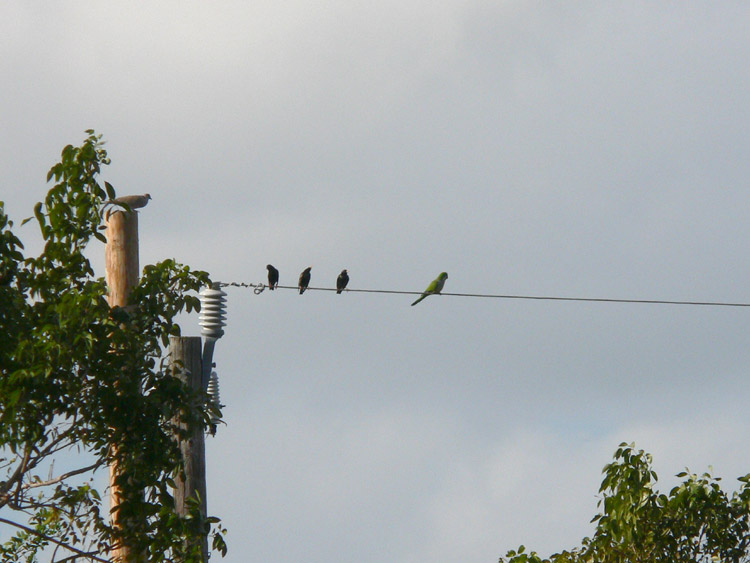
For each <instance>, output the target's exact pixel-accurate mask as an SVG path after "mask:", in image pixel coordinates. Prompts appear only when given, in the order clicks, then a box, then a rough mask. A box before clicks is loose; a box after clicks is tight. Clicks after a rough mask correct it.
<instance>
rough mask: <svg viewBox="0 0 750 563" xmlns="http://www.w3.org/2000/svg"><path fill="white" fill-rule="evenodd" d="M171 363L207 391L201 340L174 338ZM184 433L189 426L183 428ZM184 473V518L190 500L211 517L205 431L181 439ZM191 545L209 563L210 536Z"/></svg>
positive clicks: (178, 491)
mask: <svg viewBox="0 0 750 563" xmlns="http://www.w3.org/2000/svg"><path fill="white" fill-rule="evenodd" d="M169 350H170V353H169V363H170V368H171V371H172V374H173V375H174V376H175V377H177V378H179V379H180V380H181V381H182V382H183V383H185V385H187V386H188V387H190V388H191V389H192V390H194V391H201V390H202V389H203V381H202V379H203V366H202V361H201V337H200V336H170V337H169ZM180 427H181V428H182V429H186V428H187V426H186V425H184V424H180ZM180 451H181V452H182V460H183V464H184V467H183V470H184V473H183V474H181V475H177V477H176V478H175V480H174V481H175V494H174V501H175V508H176V510H177V512H178V513H179V514H181V515H186V514H187V513H188V512H189V510H188V502H187V501H188V499H190V498H199V499H200V512H201V516H202V517H203V518H205V517H206V515H207V514H208V512H207V509H206V441H205V437H204V433H203V429H202V428H201V427H198V428H195V429H194V430H193V431H192V433H191V434H190V435H189V436H188V437H187V438H182V439H180ZM191 542H196V543H197V542H200V546H201V555H202V561H204V562H207V561H208V536H207V535H206V534H205V533H201V537H200V538H192V539H191Z"/></svg>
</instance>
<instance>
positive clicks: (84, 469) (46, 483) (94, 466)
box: [23, 461, 103, 489]
mask: <svg viewBox="0 0 750 563" xmlns="http://www.w3.org/2000/svg"><path fill="white" fill-rule="evenodd" d="M102 464H103V462H101V461H97V462H95V463H92V464H91V465H89V466H87V467H81V468H80V469H74V470H73V471H68V472H67V473H63V474H62V475H59V476H57V477H55V478H54V479H50V480H49V481H37V482H35V483H26V484H25V485H24V486H23V488H24V489H34V488H36V487H47V486H49V485H54V484H55V483H59V482H60V481H64V480H65V479H67V478H68V477H73V475H80V474H81V473H86V472H87V471H91V470H93V469H97V468H98V467H100V466H101V465H102Z"/></svg>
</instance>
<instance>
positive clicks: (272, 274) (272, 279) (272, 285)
mask: <svg viewBox="0 0 750 563" xmlns="http://www.w3.org/2000/svg"><path fill="white" fill-rule="evenodd" d="M266 270H268V289H270V290H272V291H273V290H274V289H276V286H277V285H279V271H278V270H277V269H276V268H274V267H273V266H271V264H268V266H266Z"/></svg>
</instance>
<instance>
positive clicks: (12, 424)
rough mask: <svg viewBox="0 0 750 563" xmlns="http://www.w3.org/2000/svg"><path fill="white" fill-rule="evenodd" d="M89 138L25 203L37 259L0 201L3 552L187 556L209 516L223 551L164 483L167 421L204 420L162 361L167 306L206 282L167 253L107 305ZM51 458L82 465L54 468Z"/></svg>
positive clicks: (175, 458) (175, 452) (173, 466)
mask: <svg viewBox="0 0 750 563" xmlns="http://www.w3.org/2000/svg"><path fill="white" fill-rule="evenodd" d="M87 134H88V137H87V138H86V139H85V141H84V143H83V144H82V145H81V146H80V147H73V146H71V145H69V146H67V147H65V148H64V149H63V151H62V158H61V161H60V162H59V163H58V164H56V165H55V166H53V167H52V169H51V170H50V171H49V174H48V176H47V179H48V181H54V182H55V184H54V186H53V187H52V188H51V189H50V190H49V192H48V193H47V196H46V198H45V200H44V202H43V203H42V202H40V203H38V204H37V205H36V206H35V208H34V218H36V221H37V223H38V225H39V228H40V230H41V234H42V237H43V239H44V250H43V252H42V253H41V254H40V255H39V256H36V257H31V258H26V257H25V256H24V254H23V244H22V243H21V241H20V239H19V238H18V237H17V236H16V235H15V234H14V233H13V230H12V228H13V222H12V221H10V219H9V218H8V217H7V215H6V213H5V208H4V204H3V203H2V202H0V511H3V512H5V511H15V513H16V514H18V517H20V518H23V519H24V520H25V521H26V523H25V524H24V523H22V522H16V521H14V520H10V519H8V518H4V517H3V518H0V521H1V522H4V523H5V524H9V525H12V526H14V527H15V528H16V529H17V530H18V533H17V534H16V535H15V536H14V537H13V538H12V539H11V540H10V541H8V542H6V543H5V544H4V545H2V546H0V556H2V557H0V559H2V560H3V561H16V560H24V561H35V560H36V554H37V553H38V552H39V550H40V549H42V548H44V547H45V546H48V545H56V546H57V550H58V551H59V552H60V553H65V555H64V557H65V558H68V557H73V556H74V555H75V556H80V557H82V558H87V559H88V560H108V557H110V556H111V553H112V549H113V548H114V547H116V546H117V545H119V544H124V545H128V546H130V547H131V548H132V549H133V550H136V551H137V552H138V553H142V554H144V556H145V557H147V558H148V560H149V561H172V560H179V561H197V560H198V557H197V556H196V554H189V553H185V551H186V550H188V549H189V546H190V545H192V544H191V542H189V541H187V540H188V539H189V538H191V537H195V535H196V534H199V533H203V532H206V531H207V530H208V529H209V528H210V527H211V526H212V524H213V525H214V545H215V547H216V548H217V549H219V550H220V551H222V552H225V551H226V546H225V544H224V539H223V532H224V530H223V529H222V528H221V527H218V526H217V525H216V524H217V522H218V520H217V519H215V518H208V519H206V518H203V517H201V515H200V512H199V510H198V509H197V505H194V510H192V511H191V512H190V514H188V515H187V516H181V515H178V514H177V513H176V512H175V506H174V499H173V497H172V493H171V488H170V487H171V485H172V477H173V476H174V475H175V474H176V473H177V472H178V471H180V468H181V459H180V453H179V448H178V446H177V443H176V440H175V433H176V432H178V431H179V430H178V423H183V424H184V425H187V426H186V428H187V430H185V429H183V430H182V433H183V435H184V434H186V433H189V432H190V431H191V429H194V428H197V427H200V428H205V427H206V425H207V423H208V420H209V413H208V412H207V410H206V409H207V407H206V406H205V405H206V402H205V397H204V396H197V394H196V393H194V392H193V391H191V390H190V389H188V388H187V387H185V386H184V385H183V384H182V383H181V382H180V381H179V380H178V378H176V377H173V376H172V374H171V373H170V372H169V369H167V368H165V367H164V366H165V362H164V361H163V359H162V358H163V355H164V354H163V347H164V346H166V345H167V343H168V338H169V336H170V335H179V327H178V326H177V324H176V323H175V317H176V315H178V314H179V313H180V312H182V311H191V310H193V309H198V308H199V307H200V304H199V301H198V298H197V297H196V296H195V294H194V292H195V291H196V290H198V289H199V288H200V287H201V286H202V285H206V284H208V283H210V280H209V278H208V274H206V273H205V272H200V271H193V270H191V269H190V268H188V267H186V266H182V265H179V264H176V263H175V262H174V261H173V260H165V261H164V262H161V263H159V264H156V265H151V266H147V267H146V268H144V271H143V275H142V278H141V280H140V283H139V285H138V286H137V287H136V288H135V289H134V290H133V292H132V294H131V297H130V304H129V305H128V307H126V308H117V307H115V308H110V306H109V305H108V302H107V287H106V283H105V281H104V280H103V279H101V278H95V277H94V272H93V270H92V268H91V265H90V263H89V261H88V259H87V258H86V257H85V255H84V250H85V249H86V247H87V245H88V244H89V242H91V241H92V239H99V240H102V241H103V240H105V239H104V236H103V234H102V231H103V230H104V229H105V226H104V225H103V218H102V214H101V208H102V204H103V202H104V201H105V200H106V199H108V198H109V199H112V198H114V197H115V190H114V188H113V187H112V186H111V185H110V184H109V183H107V182H104V184H103V186H102V185H101V184H100V182H99V180H98V175H99V173H100V168H101V166H103V165H106V164H108V163H109V159H108V157H107V153H106V151H105V150H104V148H103V143H102V141H101V136H98V135H96V134H95V133H94V131H91V130H89V131H87ZM30 219H33V218H30ZM30 219H27V220H26V221H24V223H25V222H27V221H29V220H30ZM102 250H103V248H102ZM114 444H116V445H117V447H116V448H114V447H113V445H114ZM56 459H61V461H62V463H63V464H65V463H67V464H70V463H71V461H70V460H71V459H72V460H78V461H79V462H80V463H79V464H78V466H76V467H71V468H69V469H66V470H65V471H60V472H58V473H57V474H53V460H56ZM81 459H83V460H84V461H80V460H81ZM107 464H115V465H116V466H117V467H118V469H119V471H118V476H117V485H118V486H119V488H120V491H121V496H122V498H121V502H120V504H119V506H118V507H117V509H116V510H117V511H118V512H119V518H120V521H124V522H127V523H128V525H127V526H121V527H118V528H116V529H115V528H113V527H112V526H111V525H110V523H109V514H108V511H105V513H104V514H102V511H101V502H100V499H101V496H102V492H101V491H98V490H97V489H96V488H95V487H94V486H93V481H92V474H93V472H94V471H96V470H97V469H99V468H101V467H102V466H104V465H107ZM45 470H46V471H48V475H47V476H46V477H42V476H41V475H40V472H42V471H45ZM3 512H0V516H2V514H3ZM193 544H194V542H193Z"/></svg>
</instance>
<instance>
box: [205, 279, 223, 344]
mask: <svg viewBox="0 0 750 563" xmlns="http://www.w3.org/2000/svg"><path fill="white" fill-rule="evenodd" d="M200 300H201V312H200V314H199V315H198V324H199V325H200V327H201V335H203V336H205V337H206V338H221V336H222V335H223V334H224V330H223V327H225V326H226V324H227V323H226V320H227V316H226V314H225V313H226V310H227V294H226V292H224V291H222V290H221V289H215V288H212V287H204V288H203V289H202V290H201V292H200Z"/></svg>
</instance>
